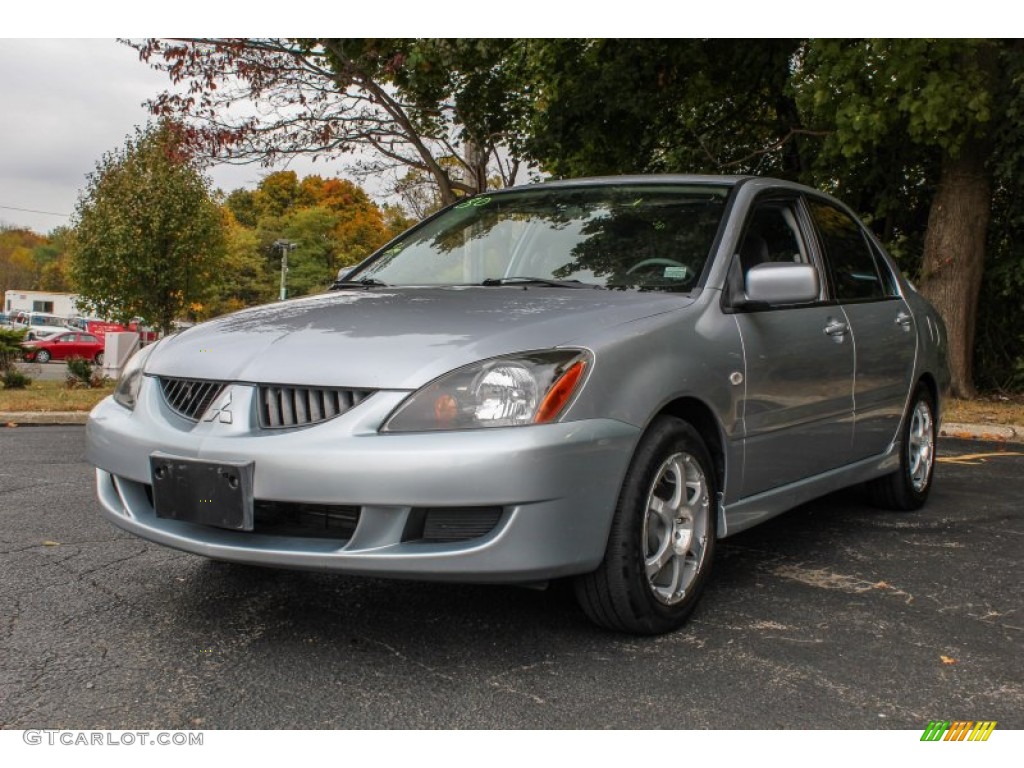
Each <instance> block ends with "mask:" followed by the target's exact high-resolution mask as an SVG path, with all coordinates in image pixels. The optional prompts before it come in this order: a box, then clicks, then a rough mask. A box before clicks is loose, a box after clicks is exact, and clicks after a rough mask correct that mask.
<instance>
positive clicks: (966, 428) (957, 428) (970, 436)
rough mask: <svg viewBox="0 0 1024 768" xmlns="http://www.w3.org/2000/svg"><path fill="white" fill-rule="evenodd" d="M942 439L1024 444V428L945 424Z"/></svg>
mask: <svg viewBox="0 0 1024 768" xmlns="http://www.w3.org/2000/svg"><path fill="white" fill-rule="evenodd" d="M939 436H940V437H953V438H959V439H961V440H992V441H995V442H997V443H1024V427H1020V426H1010V425H1006V424H958V423H956V422H950V423H948V424H943V425H942V429H941V430H939Z"/></svg>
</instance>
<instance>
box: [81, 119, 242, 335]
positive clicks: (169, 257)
mask: <svg viewBox="0 0 1024 768" xmlns="http://www.w3.org/2000/svg"><path fill="white" fill-rule="evenodd" d="M73 222H74V225H75V236H74V243H73V257H72V259H73V260H72V278H73V281H74V284H75V287H76V289H77V291H78V293H79V294H80V296H81V300H80V304H84V305H85V306H86V307H87V308H88V310H89V311H91V312H94V313H96V314H98V315H99V316H101V317H105V318H110V319H112V320H118V321H121V322H126V321H128V320H130V319H131V318H133V317H141V318H143V319H144V320H145V321H146V322H148V323H150V324H152V325H155V326H157V327H158V328H160V329H162V330H164V331H167V330H170V328H171V327H172V324H173V322H174V320H175V319H177V318H179V317H182V316H184V315H186V314H188V313H195V312H197V311H200V310H201V308H202V302H203V300H204V299H205V298H206V296H207V295H208V294H209V293H210V290H211V288H212V287H213V284H214V281H215V278H216V272H217V269H218V266H219V265H220V261H221V258H222V256H223V250H224V231H223V227H224V222H223V219H222V215H221V211H220V209H219V208H218V206H217V205H216V204H215V203H214V202H213V200H212V199H211V197H210V190H209V182H208V181H207V180H206V179H205V178H204V177H203V176H202V175H201V174H200V173H199V171H198V170H197V169H196V165H195V162H194V160H193V158H192V157H191V156H190V155H189V154H188V152H187V151H186V149H185V146H184V144H183V138H182V132H181V130H180V127H179V126H177V125H176V124H174V123H172V122H168V121H163V122H161V123H160V124H158V125H156V126H150V127H148V128H147V129H145V130H140V129H137V130H136V132H135V135H134V137H129V138H128V139H127V141H126V143H125V146H124V147H123V148H122V149H120V150H117V151H114V152H111V153H108V154H106V155H104V157H103V159H102V160H100V161H99V163H98V164H97V166H96V171H95V172H94V173H92V174H90V176H89V177H88V183H87V185H86V188H85V189H84V190H83V192H82V193H81V196H80V197H79V200H78V205H77V207H76V209H75V214H74V218H73Z"/></svg>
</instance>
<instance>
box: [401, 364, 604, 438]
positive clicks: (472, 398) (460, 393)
mask: <svg viewBox="0 0 1024 768" xmlns="http://www.w3.org/2000/svg"><path fill="white" fill-rule="evenodd" d="M591 360H592V358H591V356H590V353H589V352H585V351H583V350H579V349H553V350H547V351H542V352H523V353H520V354H516V355H506V356H503V357H495V358H492V359H490V360H484V361H482V362H479V363H473V364H472V365H468V366H466V367H465V368H459V369H458V370H456V371H452V372H451V373H446V374H445V375H444V376H442V377H441V378H439V379H435V380H434V381H432V382H431V383H430V384H427V385H426V386H425V387H423V388H422V389H420V390H419V391H418V392H415V393H414V394H412V395H411V396H410V397H409V399H408V400H406V401H405V402H404V403H402V405H401V406H399V408H398V409H397V410H396V411H395V412H394V413H393V414H392V415H391V417H390V418H389V419H388V420H387V421H386V422H385V423H384V427H383V428H382V431H384V432H426V431H432V430H442V429H480V428H482V427H515V426H522V425H525V424H545V423H547V422H549V421H554V420H555V419H556V418H558V416H559V414H561V413H562V411H564V410H565V407H566V405H568V404H569V401H570V400H571V399H572V397H573V395H574V394H575V393H576V391H577V390H578V389H579V386H580V384H581V383H582V382H583V378H584V373H585V372H586V370H587V367H588V366H589V365H590V364H591Z"/></svg>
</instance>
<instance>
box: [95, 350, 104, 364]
mask: <svg viewBox="0 0 1024 768" xmlns="http://www.w3.org/2000/svg"><path fill="white" fill-rule="evenodd" d="M93 361H94V362H95V363H96V365H103V353H102V352H97V353H96V357H94V358H93Z"/></svg>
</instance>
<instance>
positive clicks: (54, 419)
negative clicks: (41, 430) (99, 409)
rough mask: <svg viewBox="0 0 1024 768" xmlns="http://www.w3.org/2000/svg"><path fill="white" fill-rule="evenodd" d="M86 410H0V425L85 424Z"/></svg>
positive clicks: (86, 418) (87, 417) (87, 413)
mask: <svg viewBox="0 0 1024 768" xmlns="http://www.w3.org/2000/svg"><path fill="white" fill-rule="evenodd" d="M88 419H89V412H88V411H0V427H3V426H6V427H17V426H21V425H22V424H24V425H25V426H47V425H53V424H85V422H86V421H87V420H88Z"/></svg>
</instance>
